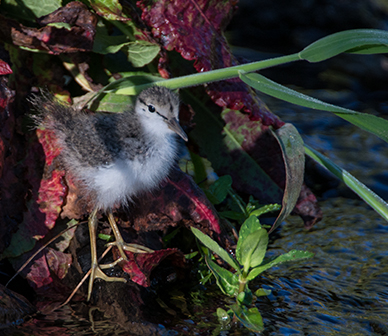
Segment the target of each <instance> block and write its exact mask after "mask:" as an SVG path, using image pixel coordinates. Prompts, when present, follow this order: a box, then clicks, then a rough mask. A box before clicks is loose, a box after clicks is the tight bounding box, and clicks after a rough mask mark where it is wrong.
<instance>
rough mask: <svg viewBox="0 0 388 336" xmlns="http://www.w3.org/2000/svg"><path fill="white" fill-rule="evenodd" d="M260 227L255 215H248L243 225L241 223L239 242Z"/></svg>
mask: <svg viewBox="0 0 388 336" xmlns="http://www.w3.org/2000/svg"><path fill="white" fill-rule="evenodd" d="M261 228H262V227H261V224H260V221H259V220H258V219H257V217H255V216H250V217H248V218H247V219H246V220H245V221H244V223H243V225H241V228H240V232H239V237H238V240H239V241H241V242H242V241H244V240H245V239H246V237H247V236H248V235H249V234H251V233H252V232H255V231H257V230H260V229H261Z"/></svg>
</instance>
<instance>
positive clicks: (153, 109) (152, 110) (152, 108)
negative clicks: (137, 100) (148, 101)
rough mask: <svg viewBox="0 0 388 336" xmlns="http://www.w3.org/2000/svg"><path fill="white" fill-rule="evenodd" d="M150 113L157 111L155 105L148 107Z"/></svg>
mask: <svg viewBox="0 0 388 336" xmlns="http://www.w3.org/2000/svg"><path fill="white" fill-rule="evenodd" d="M148 111H150V112H151V113H154V112H155V111H156V110H155V106H153V105H148Z"/></svg>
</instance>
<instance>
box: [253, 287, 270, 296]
mask: <svg viewBox="0 0 388 336" xmlns="http://www.w3.org/2000/svg"><path fill="white" fill-rule="evenodd" d="M271 293H272V291H271V290H270V289H264V288H259V289H258V290H257V291H256V292H255V295H256V296H268V295H271Z"/></svg>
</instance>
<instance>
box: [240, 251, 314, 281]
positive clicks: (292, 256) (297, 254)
mask: <svg viewBox="0 0 388 336" xmlns="http://www.w3.org/2000/svg"><path fill="white" fill-rule="evenodd" d="M313 256H314V253H311V252H307V251H298V250H292V251H289V252H287V253H285V254H282V255H280V256H278V257H277V258H275V259H273V260H271V261H270V262H268V263H266V264H264V265H261V266H259V267H256V268H254V269H253V270H251V271H250V272H249V274H248V276H247V281H251V280H253V279H254V278H256V277H257V276H258V275H259V274H260V273H262V272H264V271H266V270H267V269H268V268H271V267H273V266H275V265H277V264H281V263H284V262H289V261H298V260H302V259H306V258H312V257H313Z"/></svg>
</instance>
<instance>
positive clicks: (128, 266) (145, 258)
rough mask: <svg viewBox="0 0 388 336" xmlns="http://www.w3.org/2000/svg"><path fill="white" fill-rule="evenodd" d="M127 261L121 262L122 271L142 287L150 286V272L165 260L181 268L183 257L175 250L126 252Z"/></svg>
mask: <svg viewBox="0 0 388 336" xmlns="http://www.w3.org/2000/svg"><path fill="white" fill-rule="evenodd" d="M126 255H127V257H128V261H124V262H122V264H121V265H122V268H123V270H124V271H125V272H126V273H128V274H129V275H130V276H131V280H132V281H133V282H135V283H137V284H138V285H140V286H143V287H149V286H150V275H151V272H152V270H153V269H154V268H155V267H156V266H158V265H159V264H160V263H161V262H162V261H163V260H164V259H165V258H167V257H170V258H172V259H173V260H172V262H173V264H175V265H179V266H181V267H183V265H184V256H183V254H182V252H180V251H179V250H177V249H166V250H159V251H155V252H153V253H137V254H134V253H132V252H126Z"/></svg>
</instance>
